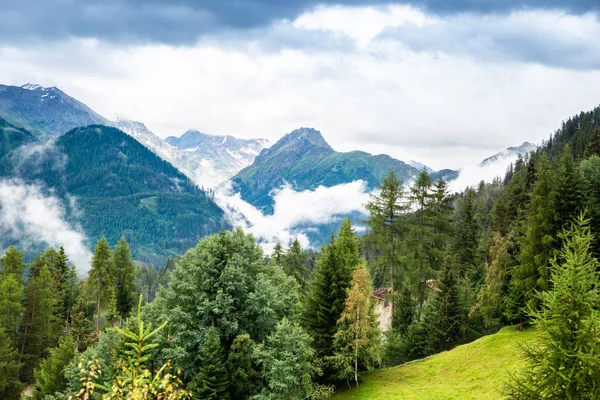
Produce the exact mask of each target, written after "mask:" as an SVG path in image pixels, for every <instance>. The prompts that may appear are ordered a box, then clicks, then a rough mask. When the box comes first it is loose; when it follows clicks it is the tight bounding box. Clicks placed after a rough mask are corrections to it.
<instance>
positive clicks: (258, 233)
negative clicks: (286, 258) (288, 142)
mask: <svg viewBox="0 0 600 400" xmlns="http://www.w3.org/2000/svg"><path fill="white" fill-rule="evenodd" d="M272 197H273V201H274V206H273V210H274V211H273V214H272V215H265V214H263V213H262V212H261V211H260V210H259V209H257V208H256V207H254V206H253V205H251V204H249V203H247V202H246V201H244V200H243V199H242V198H241V196H240V194H239V193H232V190H231V187H229V186H222V187H220V188H218V189H217V190H216V193H215V200H216V201H217V203H218V204H219V205H220V206H221V207H223V208H224V209H225V210H226V211H227V212H228V214H229V216H230V218H231V220H232V223H233V224H234V225H235V226H240V227H242V228H244V229H245V230H247V231H248V232H250V233H252V234H253V235H254V236H255V237H256V238H257V239H259V241H260V242H261V244H262V246H263V249H264V250H265V251H266V252H267V253H270V252H272V250H273V247H274V246H275V244H277V243H281V244H282V245H284V246H286V245H287V244H288V243H289V242H290V241H291V240H293V239H294V238H298V240H299V241H300V243H301V244H302V246H303V247H314V246H318V245H320V243H310V241H309V239H308V236H307V234H306V232H308V231H309V230H311V229H314V228H315V227H317V226H319V225H324V224H329V223H332V222H337V221H340V222H341V219H342V217H343V216H344V215H347V214H350V213H356V212H359V213H365V208H364V206H365V204H366V203H367V202H368V200H369V193H368V191H367V187H366V184H365V182H364V181H361V180H358V181H354V182H351V183H345V184H341V185H336V186H332V187H324V186H319V187H317V188H316V189H315V190H303V191H300V192H298V191H296V190H294V189H293V188H292V187H291V186H290V185H286V186H283V187H282V188H280V189H279V190H276V191H274V192H273V193H272ZM300 226H302V228H299V227H300Z"/></svg>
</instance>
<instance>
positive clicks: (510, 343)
mask: <svg viewBox="0 0 600 400" xmlns="http://www.w3.org/2000/svg"><path fill="white" fill-rule="evenodd" d="M535 337H536V331H535V330H527V331H524V332H517V331H516V330H515V328H512V327H509V328H504V329H502V330H501V331H500V332H498V333H496V334H494V335H489V336H484V337H482V338H480V339H478V340H476V341H474V342H472V343H469V344H466V345H463V346H458V347H456V348H455V349H453V350H451V351H446V352H443V353H440V354H436V355H434V356H431V357H428V358H426V359H424V360H419V361H414V362H411V363H408V364H405V365H401V366H398V367H394V368H386V369H381V370H378V371H374V372H372V373H370V374H366V375H364V376H363V380H362V382H361V386H360V387H359V388H354V389H350V390H346V391H344V392H341V393H338V394H336V395H334V396H333V397H332V399H335V400H363V399H378V400H391V399H402V400H410V399H414V400H417V399H419V400H423V399H432V400H433V399H435V400H438V399H439V400H467V399H478V400H492V399H501V398H503V397H502V393H501V390H502V387H503V385H504V383H505V382H506V379H507V377H508V372H509V371H515V370H517V369H518V368H519V367H520V366H521V365H522V362H523V361H522V359H521V357H520V355H521V348H520V347H519V343H523V342H532V341H533V340H534V339H535Z"/></svg>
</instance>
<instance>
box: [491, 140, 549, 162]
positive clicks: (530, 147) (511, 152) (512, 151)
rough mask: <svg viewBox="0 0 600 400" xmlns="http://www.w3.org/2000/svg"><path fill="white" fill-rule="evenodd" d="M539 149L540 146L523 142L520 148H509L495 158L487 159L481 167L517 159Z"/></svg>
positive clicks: (495, 155)
mask: <svg viewBox="0 0 600 400" xmlns="http://www.w3.org/2000/svg"><path fill="white" fill-rule="evenodd" d="M537 148H538V146H536V145H535V144H533V143H529V142H523V144H522V145H520V146H517V147H509V148H507V149H506V150H503V151H501V152H500V153H497V154H494V155H493V156H491V157H488V158H486V159H485V160H483V161H482V162H481V163H479V166H481V167H485V166H488V165H490V164H494V163H497V162H501V161H503V160H507V159H512V158H515V157H517V156H519V155H522V156H524V155H525V154H529V153H530V152H532V151H535V150H536V149H537Z"/></svg>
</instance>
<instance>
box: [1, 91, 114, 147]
mask: <svg viewBox="0 0 600 400" xmlns="http://www.w3.org/2000/svg"><path fill="white" fill-rule="evenodd" d="M0 116H1V117H3V118H4V119H5V120H6V121H8V122H9V123H11V124H13V125H15V126H20V127H23V128H25V129H27V130H28V131H30V132H33V133H35V134H36V135H42V136H43V135H48V136H54V137H55V136H58V135H62V134H63V133H65V132H67V131H68V130H71V129H73V128H76V127H79V126H85V125H93V124H103V125H109V124H110V122H109V121H108V120H106V119H105V118H103V117H102V116H100V115H98V114H96V113H95V112H94V111H92V110H91V109H90V108H89V107H88V106H86V105H85V104H83V103H81V102H79V101H77V100H75V99H74V98H72V97H70V96H68V95H67V94H65V93H64V92H63V91H61V90H60V89H58V88H56V87H49V88H45V87H42V86H39V85H33V84H26V85H23V86H6V85H0Z"/></svg>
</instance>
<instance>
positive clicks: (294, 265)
mask: <svg viewBox="0 0 600 400" xmlns="http://www.w3.org/2000/svg"><path fill="white" fill-rule="evenodd" d="M275 250H276V251H277V248H276V249H275ZM274 255H276V254H275V253H274ZM279 258H280V261H279V262H283V270H284V271H285V273H286V274H287V275H288V276H291V277H293V278H294V279H295V280H296V282H298V285H300V287H301V288H302V289H304V287H305V286H306V279H307V278H308V270H307V269H306V267H305V266H304V264H303V263H302V247H301V246H300V242H299V241H298V239H297V238H296V239H294V241H293V242H292V243H291V245H290V247H289V248H288V250H287V252H286V253H285V256H284V257H281V256H280V257H279ZM277 262H278V261H277V256H276V257H275V263H277ZM278 265H279V264H278Z"/></svg>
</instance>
